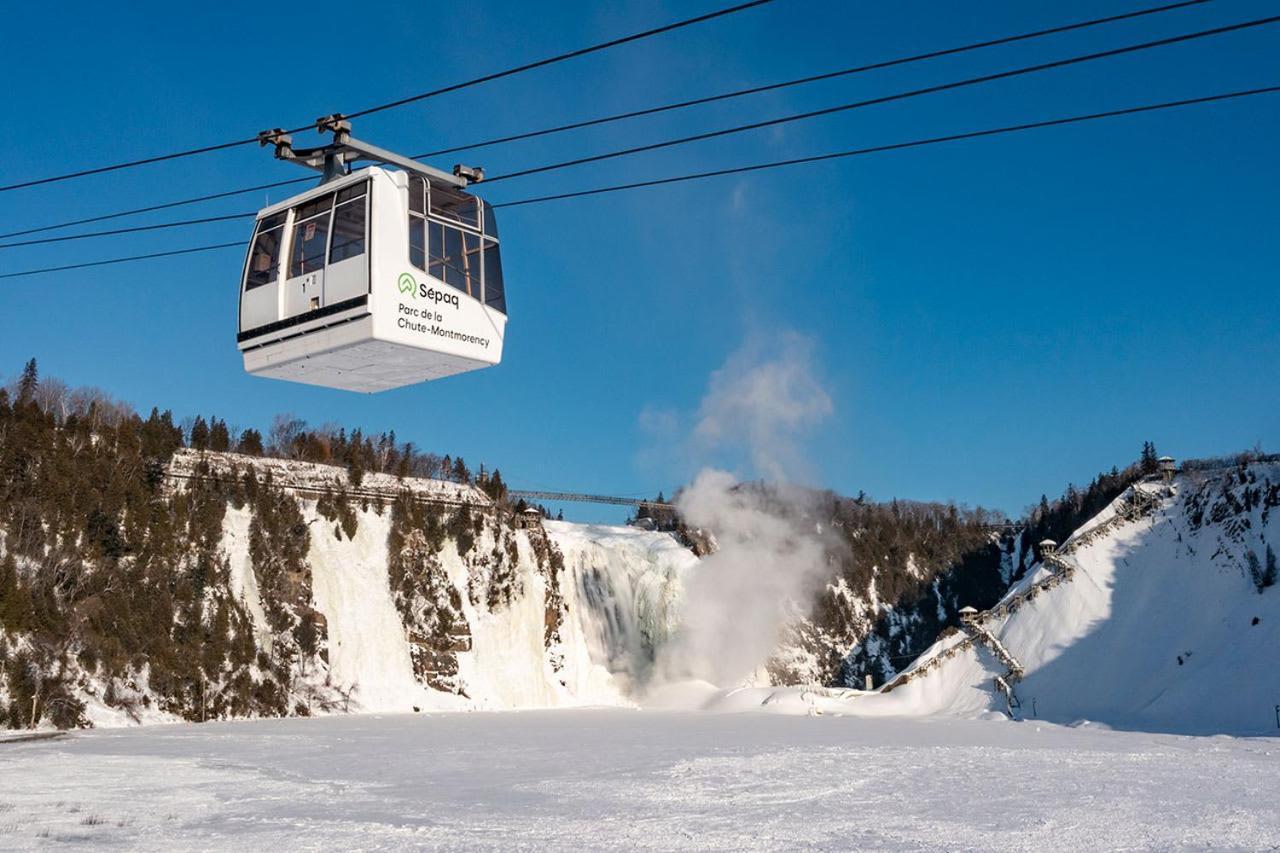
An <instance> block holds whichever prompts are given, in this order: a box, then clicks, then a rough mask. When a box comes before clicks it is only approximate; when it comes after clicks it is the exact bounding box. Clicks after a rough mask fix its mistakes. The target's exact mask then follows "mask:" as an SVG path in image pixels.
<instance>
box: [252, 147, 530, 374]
mask: <svg viewBox="0 0 1280 853" xmlns="http://www.w3.org/2000/svg"><path fill="white" fill-rule="evenodd" d="M278 156H279V155H278ZM339 162H340V161H339ZM462 184H465V181H463V180H461V179H455V178H453V176H448V175H444V173H435V172H434V170H428V169H424V171H423V173H421V174H415V173H412V172H406V171H399V170H394V169H387V168H383V167H380V166H370V167H367V168H363V169H359V170H357V171H354V172H352V173H351V174H347V175H340V176H337V177H333V178H332V179H330V180H327V181H326V182H325V183H323V184H321V185H320V186H318V187H316V188H314V189H312V190H309V191H307V192H305V193H301V194H299V195H297V196H294V197H293V198H290V199H288V200H287V201H282V202H280V203H279V204H274V205H272V206H270V207H267V208H265V209H264V210H262V211H261V212H259V214H258V219H257V223H256V226H255V228H254V236H253V240H252V243H251V244H250V247H249V254H248V257H247V258H246V260H245V265H244V275H243V277H242V279H241V288H240V327H239V335H238V336H237V342H238V344H239V348H240V351H241V352H242V353H243V354H244V366H245V369H246V370H247V371H248V372H250V373H252V374H255V375H258V376H268V377H272V378H275V379H285V380H289V381H292V382H305V383H308V384H312V385H324V386H327V387H331V388H343V389H346V390H349V391H366V392H373V391H384V390H387V389H390V388H398V387H401V386H404V385H411V384H414V383H418V382H425V381H427V380H430V379H439V378H441V377H444V376H451V375H453V374H455V373H462V372H464V371H468V370H475V369H477V368H481V367H489V366H490V365H494V364H497V363H498V362H499V361H501V359H502V340H503V333H504V331H505V329H506V324H507V305H506V295H505V291H504V289H503V284H502V261H501V258H500V257H499V253H498V229H497V225H496V224H495V222H494V217H493V210H492V208H491V207H490V206H489V204H488V203H487V202H484V201H483V200H481V199H478V198H476V197H475V196H473V195H471V194H469V193H466V192H464V191H463V190H462V189H461V188H460V186H459V185H462Z"/></svg>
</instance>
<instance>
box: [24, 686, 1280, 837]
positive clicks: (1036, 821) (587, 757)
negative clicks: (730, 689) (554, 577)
mask: <svg viewBox="0 0 1280 853" xmlns="http://www.w3.org/2000/svg"><path fill="white" fill-rule="evenodd" d="M1278 749H1280V740H1276V739H1270V738H1268V739H1252V738H1251V739H1235V738H1185V737H1176V736H1171V735H1164V734H1159V735H1158V734H1145V733H1132V732H1113V731H1098V730H1095V729H1091V728H1087V727H1086V728H1066V727H1062V726H1054V725H1041V724H1035V725H1009V724H1000V723H990V722H975V721H970V720H959V719H948V720H930V721H920V720H903V719H897V720H863V719H850V718H845V719H836V718H831V717H825V718H822V719H814V720H808V719H779V718H777V717H770V716H766V715H762V714H750V715H737V716H734V717H726V716H723V715H716V714H666V713H627V712H623V711H618V710H608V711H558V712H542V713H538V712H534V713H525V714H433V715H429V716H428V715H396V716H390V715H389V716H383V717H377V718H374V717H367V716H349V717H330V718H327V719H312V720H298V719H291V720H253V721H237V722H222V723H210V724H208V725H205V726H200V725H177V726H162V727H156V728H152V729H149V730H131V731H130V730H125V731H121V730H115V731H97V732H79V733H75V734H72V735H68V736H63V737H59V738H57V739H51V740H45V741H30V742H19V743H10V744H6V743H3V742H2V741H0V768H2V770H0V772H2V773H3V774H4V777H3V778H5V779H10V778H11V779H13V780H14V782H15V784H12V785H8V786H6V790H5V791H4V793H3V798H2V801H3V804H4V807H3V808H2V809H0V827H3V834H0V848H4V849H17V850H35V849H63V848H68V849H86V850H107V849H116V850H138V851H151V850H155V851H170V850H175V849H181V850H369V851H372V850H388V851H392V850H500V851H508V850H512V849H519V850H539V851H543V850H566V851H577V850H664V851H670V850H690V851H695V850H696V851H708V850H762V851H774V850H912V851H921V850H930V851H932V850H937V851H952V850H1008V851H1029V850H1031V851H1036V850H1071V851H1092V850H1161V851H1165V850H1206V849H1216V850H1265V849H1275V848H1276V846H1277V845H1280V805H1278V804H1277V801H1276V797H1275V796H1274V791H1275V781H1276V772H1275V770H1276V754H1277V750H1278Z"/></svg>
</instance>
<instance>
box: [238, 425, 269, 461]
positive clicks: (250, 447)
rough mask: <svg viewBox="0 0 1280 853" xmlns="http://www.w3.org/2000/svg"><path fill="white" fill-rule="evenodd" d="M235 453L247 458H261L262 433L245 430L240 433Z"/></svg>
mask: <svg viewBox="0 0 1280 853" xmlns="http://www.w3.org/2000/svg"><path fill="white" fill-rule="evenodd" d="M236 452H237V453H244V454H246V455H248V456H261V455H262V453H263V447H262V433H260V432H258V431H257V430H256V429H247V430H245V431H244V432H242V433H240V440H239V441H238V442H236Z"/></svg>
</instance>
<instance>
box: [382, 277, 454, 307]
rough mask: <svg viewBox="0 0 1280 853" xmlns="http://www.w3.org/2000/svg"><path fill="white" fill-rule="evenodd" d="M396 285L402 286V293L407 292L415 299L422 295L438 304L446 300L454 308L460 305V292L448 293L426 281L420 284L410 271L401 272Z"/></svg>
mask: <svg viewBox="0 0 1280 853" xmlns="http://www.w3.org/2000/svg"><path fill="white" fill-rule="evenodd" d="M396 286H397V287H398V288H400V292H401V293H407V294H409V296H411V297H412V298H414V299H417V298H418V297H419V296H421V297H422V298H423V299H426V300H429V301H431V302H434V303H435V304H437V305H439V304H440V303H441V302H444V303H445V304H447V305H452V306H453V307H454V308H457V307H458V294H456V293H448V292H447V291H444V290H437V289H436V288H434V287H427V285H426V284H425V283H423V284H419V283H418V281H417V280H416V279H415V278H414V277H413V276H412V275H411V274H410V273H407V272H402V273H400V278H399V279H398V280H397V281H396Z"/></svg>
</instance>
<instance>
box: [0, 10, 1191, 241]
mask: <svg viewBox="0 0 1280 853" xmlns="http://www.w3.org/2000/svg"><path fill="white" fill-rule="evenodd" d="M1209 2H1212V0H1184V2H1180V3H1170V4H1165V5H1161V6H1152V7H1148V8H1145V9H1137V10H1134V11H1132V12H1126V13H1123V14H1120V15H1110V16H1107V17H1103V18H1092V19H1090V20H1087V21H1077V22H1074V23H1070V24H1062V25H1059V26H1054V27H1048V28H1045V29H1040V30H1033V31H1031V32H1026V33H1019V34H1015V35H1009V36H1002V37H999V38H994V39H987V40H985V41H979V42H972V43H969V44H965V45H960V46H958V47H951V48H944V49H941V50H934V51H929V52H926V53H917V54H912V55H910V56H903V57H897V58H894V59H887V60H882V61H879V62H873V63H868V64H864V65H858V66H854V67H852V68H845V69H841V70H838V71H830V72H826V73H823V74H816V75H811V76H808V77H801V78H798V79H795V80H787V81H783V82H779V83H770V84H766V85H763V86H755V87H752V88H748V89H738V90H736V91H732V92H724V93H721V94H718V95H708V96H705V97H701V98H695V99H692V100H686V101H679V102H675V103H670V104H664V105H660V106H656V107H648V108H645V109H641V110H633V111H631V112H624V113H617V114H614V115H610V116H604V117H600V118H593V119H586V120H583V121H579V122H573V123H570V124H563V125H558V126H556V127H550V128H543V129H541V130H532V131H525V132H522V133H518V134H513V135H509V136H504V137H498V138H494V139H489V140H485V141H482V142H475V143H471V144H468V145H455V146H451V147H449V148H442V149H438V150H436V151H428V152H424V153H422V154H415V155H414V157H415V158H417V159H421V158H426V157H434V156H439V155H442V154H452V153H455V152H458V151H464V150H470V149H474V148H482V147H486V146H491V145H498V144H503V143H508V142H515V141H519V140H523V139H533V138H535V137H540V136H547V135H549V134H554V133H561V132H564V131H568V130H576V129H579V128H585V127H593V126H597V125H602V124H607V123H612V122H617V121H621V120H624V119H629V118H637V117H641V116H647V115H653V114H657V113H662V112H667V111H670V110H678V109H684V108H686V107H691V106H697V105H701V104H708V103H714V102H718V101H724V100H728V99H731V98H738V97H742V96H744V95H752V94H758V93H761V92H770V91H775V90H778V89H784V88H788V87H793V86H800V85H804V84H807V83H814V82H819V81H823V80H830V79H835V78H839V77H844V76H848V75H852V74H859V73H863V72H866V71H873V70H877V69H882V68H890V67H894V66H899V65H906V64H909V63H914V62H920V61H924V60H928V59H936V58H939V57H944V56H953V55H956V54H960V53H966V52H970V51H974V50H979V49H982V48H987V47H994V46H998V45H1005V44H1011V43H1014V42H1018V41H1026V40H1030V39H1036V38H1043V37H1044V36H1048V35H1054V34H1058V33H1064V32H1069V31H1073V30H1080V29H1086V28H1089V27H1096V26H1100V25H1103V24H1110V23H1115V22H1117V21H1122V20H1128V19H1131V18H1138V17H1143V16H1147V15H1154V14H1159V13H1162V12H1169V11H1174V10H1177V9H1182V8H1186V7H1188V6H1198V5H1203V4H1205V3H1209ZM309 180H311V179H310V178H291V179H289V180H284V181H275V182H273V183H266V184H257V185H255V186H251V187H244V188H242V189H236V190H228V191H226V192H219V193H212V194H209V195H201V196H195V197H193V198H186V199H180V200H177V201H171V202H166V203H163V204H155V205H149V206H146V207H138V208H132V209H130V210H122V211H116V212H113V213H105V214H101V215H98V216H90V217H85V218H82V219H73V220H69V221H67V222H59V223H55V224H53V225H42V226H39V227H37V228H27V229H24V230H20V231H10V232H8V233H4V234H0V239H6V238H9V237H22V236H25V235H28V234H37V233H40V232H43V231H53V230H56V229H60V228H69V227H72V226H75V225H87V224H90V223H94V222H102V221H105V220H108V219H117V218H120V217H124V216H133V215H136V214H140V213H152V212H155V211H157V210H166V209H169V208H174V207H182V206H184V205H188V204H198V203H201V202H206V201H216V200H218V199H222V198H228V197H230V196H235V195H242V194H244V193H250V192H258V191H261V190H269V189H276V188H279V187H286V186H295V185H298V184H303V183H306V182H308V181H309Z"/></svg>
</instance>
